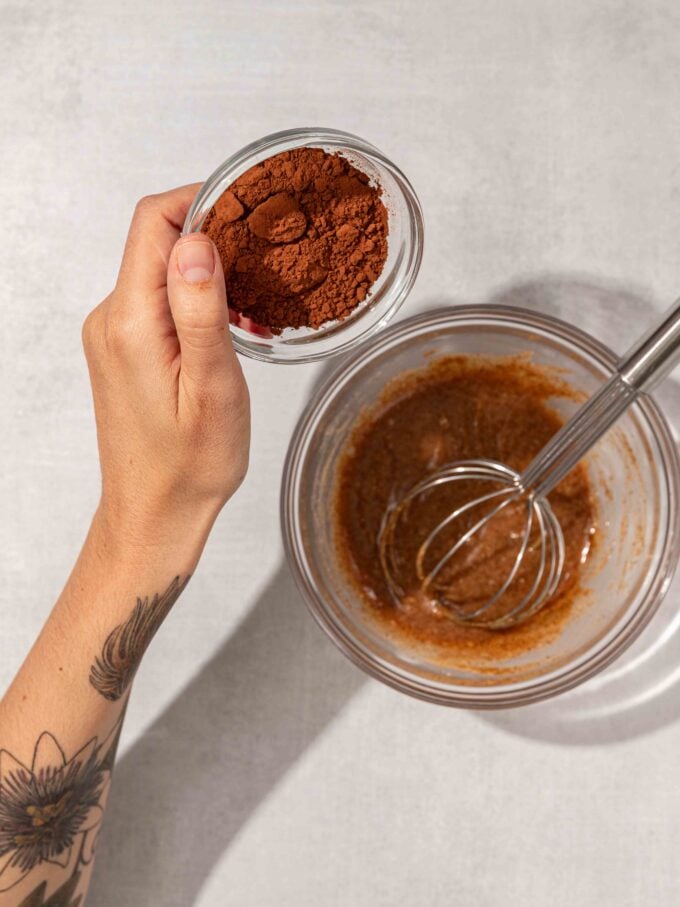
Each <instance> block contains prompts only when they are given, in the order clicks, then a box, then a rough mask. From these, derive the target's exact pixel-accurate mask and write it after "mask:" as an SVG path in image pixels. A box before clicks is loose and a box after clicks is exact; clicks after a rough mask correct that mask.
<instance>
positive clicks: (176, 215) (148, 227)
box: [117, 183, 201, 305]
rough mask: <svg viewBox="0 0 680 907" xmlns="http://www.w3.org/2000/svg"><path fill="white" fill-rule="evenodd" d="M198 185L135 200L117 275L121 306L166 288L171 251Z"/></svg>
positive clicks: (150, 296) (181, 187) (149, 296)
mask: <svg viewBox="0 0 680 907" xmlns="http://www.w3.org/2000/svg"><path fill="white" fill-rule="evenodd" d="M200 186H201V184H200V183H192V184H190V185H188V186H180V187H179V188H178V189H171V190H170V191H169V192H161V193H159V194H158V195H147V196H145V197H144V198H142V199H140V201H139V202H137V205H136V207H135V212H134V214H133V216H132V222H131V224H130V229H129V231H128V236H127V239H126V241H125V250H124V252H123V260H122V262H121V266H120V271H119V274H118V282H117V286H118V287H119V288H120V289H121V290H122V291H123V292H122V293H121V294H120V299H121V300H122V304H123V305H135V303H136V302H139V300H140V298H144V299H145V300H147V299H149V298H152V297H153V295H154V294H155V293H157V291H158V290H164V289H165V286H166V281H167V273H168V263H169V261H170V254H171V252H172V249H173V246H174V245H175V243H176V242H177V240H178V239H179V236H180V233H181V231H182V227H183V226H184V221H185V219H186V216H187V212H188V210H189V208H190V207H191V203H192V201H193V200H194V198H195V196H196V193H197V192H198V189H199V188H200Z"/></svg>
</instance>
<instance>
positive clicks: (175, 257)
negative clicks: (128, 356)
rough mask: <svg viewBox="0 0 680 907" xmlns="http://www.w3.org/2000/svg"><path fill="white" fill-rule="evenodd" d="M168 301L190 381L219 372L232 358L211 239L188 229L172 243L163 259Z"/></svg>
mask: <svg viewBox="0 0 680 907" xmlns="http://www.w3.org/2000/svg"><path fill="white" fill-rule="evenodd" d="M168 301H169V303H170V311H171V313H172V318H173V321H174V322H175V329H176V331H177V339H178V340H179V346H180V353H181V357H182V360H181V361H182V364H181V369H182V371H183V372H185V374H186V375H187V377H188V378H189V379H190V380H196V381H201V382H203V381H205V380H207V379H208V378H209V377H211V376H212V377H220V376H223V375H224V373H225V371H227V370H228V369H229V368H230V367H231V366H232V365H233V364H234V362H235V358H236V354H235V352H234V348H233V346H232V343H231V335H230V333H229V309H228V307H227V294H226V290H225V286H224V274H223V273H222V263H221V261H220V257H219V255H218V254H217V250H216V249H215V247H214V245H213V244H212V242H211V241H210V239H209V238H208V237H207V236H205V235H204V234H202V233H190V234H189V235H188V236H182V237H180V239H178V240H177V242H176V243H175V247H174V249H173V250H172V254H171V255H170V261H169V263H168Z"/></svg>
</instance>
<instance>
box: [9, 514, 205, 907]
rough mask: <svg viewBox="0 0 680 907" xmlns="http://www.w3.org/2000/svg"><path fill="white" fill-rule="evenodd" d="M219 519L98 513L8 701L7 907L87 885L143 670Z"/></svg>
mask: <svg viewBox="0 0 680 907" xmlns="http://www.w3.org/2000/svg"><path fill="white" fill-rule="evenodd" d="M214 516H215V514H214V513H212V512H210V511H209V510H206V512H205V513H203V514H198V513H194V514H192V516H191V518H184V519H181V518H178V517H177V516H175V517H174V518H173V519H172V520H170V521H168V520H164V521H161V522H159V523H158V524H157V525H156V526H155V531H154V532H153V533H151V532H149V533H147V532H146V531H145V532H143V533H141V532H140V533H135V532H132V531H131V530H130V527H125V529H120V528H117V527H114V526H112V525H111V522H112V520H111V517H110V516H108V517H107V516H105V515H104V513H103V512H102V511H101V510H100V511H98V512H97V514H96V516H95V518H94V520H93V522H92V526H91V528H90V531H89V533H88V536H87V539H86V541H85V544H84V546H83V549H82V551H81V554H80V557H79V558H78V561H77V563H76V565H75V567H74V569H73V572H72V573H71V576H70V577H69V579H68V581H67V583H66V585H65V587H64V590H63V592H62V594H61V596H60V597H59V600H58V601H57V603H56V605H55V607H54V609H53V611H52V613H51V615H50V617H49V619H48V621H47V623H46V624H45V626H44V628H43V630H42V632H41V634H40V636H39V637H38V639H37V641H36V643H35V645H34V646H33V648H32V650H31V652H30V653H29V655H28V657H27V659H26V661H25V662H24V664H23V666H22V667H21V669H20V671H19V673H18V674H17V676H16V678H15V680H14V682H13V684H12V685H11V687H10V689H9V690H8V691H7V693H6V695H5V697H4V699H3V701H2V702H1V703H0V751H1V752H0V905H1V907H10V905H11V907H15V905H21V904H22V903H23V901H24V899H25V898H27V897H28V896H29V895H31V894H33V896H34V897H37V896H36V895H35V892H36V889H38V890H40V889H41V886H42V885H43V883H46V891H45V892H44V894H45V895H47V896H49V895H50V894H51V893H53V892H54V891H55V889H57V888H58V887H59V886H60V885H63V884H66V885H67V887H68V890H69V893H70V897H71V898H73V897H74V896H75V895H76V894H81V893H84V892H85V890H86V888H87V884H88V882H89V876H90V872H91V867H92V863H91V845H92V843H93V841H94V839H95V837H96V834H97V828H98V825H99V824H100V822H101V818H102V810H103V808H104V806H105V802H106V797H107V794H108V785H109V781H110V773H111V766H112V761H113V757H114V755H115V745H116V743H117V736H118V733H119V729H120V723H121V722H122V717H123V713H124V709H125V704H126V702H127V698H128V695H129V690H130V684H131V682H132V678H133V676H134V673H135V670H136V668H137V667H138V665H139V662H140V660H141V658H142V655H143V653H144V651H145V649H146V646H147V645H148V643H149V642H150V640H151V638H152V636H153V634H154V633H155V631H156V630H157V629H158V627H159V625H160V623H161V622H162V621H163V619H164V617H165V616H166V615H167V613H168V612H169V610H170V608H171V607H172V605H173V603H174V601H175V600H176V599H177V597H178V596H179V594H180V593H181V591H182V590H183V588H184V586H185V585H186V582H187V581H188V579H189V576H190V575H191V574H192V573H193V571H194V569H195V566H196V563H197V561H198V558H199V556H200V553H201V551H202V549H203V545H204V543H205V540H206V538H207V534H208V532H209V530H210V527H211V525H212V522H213V520H214ZM143 538H146V539H148V541H143V540H142V539H143ZM92 741H94V743H92ZM57 744H58V746H57ZM88 744H89V746H88V749H87V750H85V751H84V752H83V753H82V754H81V756H79V757H77V758H76V759H73V757H74V756H75V755H76V754H77V753H78V752H79V751H81V750H82V748H83V747H85V746H86V745H88ZM62 754H63V755H62ZM76 876H77V878H76ZM10 886H11V887H10ZM70 886H73V891H71V888H70ZM41 895H42V892H41ZM30 903H31V905H33V904H34V903H36V904H40V903H42V900H41V899H36V900H35V901H33V900H31V901H30ZM64 903H70V901H68V900H65V901H64Z"/></svg>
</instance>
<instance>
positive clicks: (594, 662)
mask: <svg viewBox="0 0 680 907" xmlns="http://www.w3.org/2000/svg"><path fill="white" fill-rule="evenodd" d="M466 321H467V322H469V325H470V326H471V327H472V326H481V325H483V324H484V323H490V322H493V323H495V325H496V326H497V327H500V328H503V327H507V328H513V327H514V328H523V329H527V328H529V329H531V328H534V329H536V330H538V331H540V332H542V333H544V334H547V335H548V336H549V337H550V338H551V339H553V340H557V341H558V342H560V343H561V344H562V345H563V346H564V347H565V348H566V349H569V348H571V349H575V350H576V351H577V352H581V353H585V354H587V355H588V356H590V357H591V359H592V360H594V361H595V362H596V363H597V364H598V365H599V366H601V367H603V368H604V369H606V370H609V371H610V372H611V371H613V367H614V366H615V364H616V361H617V360H618V358H619V357H618V356H617V355H616V354H615V353H614V352H613V351H612V350H611V349H609V347H607V346H606V345H605V344H603V343H602V342H601V341H599V340H597V339H596V338H594V337H593V336H592V335H590V334H588V333H586V332H585V331H582V330H581V329H580V328H577V327H575V326H573V325H571V324H569V323H568V322H565V321H563V320H562V319H559V318H556V317H554V316H552V315H546V314H539V313H537V312H535V311H533V310H530V309H524V308H522V307H520V306H514V305H513V306H508V305H499V304H492V303H481V304H475V305H462V306H453V307H441V308H437V309H435V310H431V311H429V312H425V313H423V314H420V315H415V316H413V317H411V318H407V319H404V320H403V321H400V322H399V323H398V324H396V325H393V326H392V327H390V328H389V329H388V330H386V331H384V332H383V333H382V334H381V335H380V337H379V338H377V340H376V341H375V342H374V343H370V344H364V345H362V346H361V347H360V348H359V349H358V350H356V351H355V352H354V353H353V355H351V356H349V357H348V358H347V359H345V360H344V361H343V362H342V363H340V364H339V365H338V366H337V367H336V368H335V369H334V371H333V372H332V374H331V375H329V376H328V378H327V379H326V381H325V382H324V383H323V384H322V385H321V386H320V387H319V389H318V390H317V391H316V392H315V393H314V395H313V397H312V398H311V399H310V400H309V402H308V403H307V404H306V406H305V408H304V410H303V412H302V414H301V416H300V418H299V420H298V422H297V424H296V427H295V429H294V431H293V434H292V436H291V441H290V444H289V447H288V453H287V456H286V459H285V463H284V467H283V474H282V481H281V495H280V520H281V529H282V535H283V543H284V550H285V553H286V559H287V562H288V565H289V567H290V569H291V572H292V574H293V577H294V580H295V583H296V585H297V587H298V590H299V591H300V592H301V594H302V597H303V599H304V601H305V603H306V605H307V607H308V608H309V610H310V611H311V613H312V615H313V617H314V618H315V620H316V621H317V623H318V624H319V625H320V626H321V628H322V629H323V630H324V632H325V633H326V634H327V635H328V636H329V637H330V639H331V640H332V641H333V642H334V643H335V645H336V646H337V647H338V648H339V649H340V650H341V651H342V652H343V653H344V654H345V656H346V657H348V658H349V659H350V660H351V661H352V662H354V664H355V665H357V666H358V667H359V668H361V669H362V670H363V671H365V672H366V673H367V674H369V675H371V676H373V677H374V678H376V679H378V680H380V681H382V682H383V683H385V684H387V685H388V686H390V687H392V688H394V689H396V690H399V691H400V692H402V693H407V694H409V695H411V696H414V697H416V698H418V699H422V700H425V701H428V702H433V703H437V704H442V705H448V706H457V707H463V708H471V709H498V708H507V707H513V706H519V705H526V704H529V703H532V702H538V701H540V700H543V699H547V698H549V697H552V696H555V695H557V694H558V693H562V692H565V691H566V690H569V689H571V688H573V687H575V686H577V685H578V684H580V683H582V682H583V681H585V680H587V679H589V678H590V677H592V676H594V675H595V674H597V673H599V672H600V671H601V670H603V669H604V668H605V667H607V665H609V664H610V663H611V662H612V661H613V660H614V659H616V658H618V657H619V655H620V654H621V653H622V652H623V651H625V649H626V648H628V646H630V645H631V644H632V643H633V642H634V640H635V639H636V638H637V637H638V636H639V634H640V633H641V632H642V630H643V629H644V628H645V626H646V625H647V624H648V622H649V621H650V620H651V618H652V617H653V615H654V614H655V613H656V611H657V609H658V607H659V605H660V604H661V601H662V600H663V598H664V595H665V594H666V592H667V590H668V587H669V585H670V582H671V580H672V578H673V573H674V570H675V567H676V565H677V562H678V557H679V556H680V454H679V452H678V448H677V446H676V444H675V442H674V440H673V436H672V433H671V430H670V427H669V425H668V422H667V420H666V418H665V416H664V415H663V412H662V411H661V409H660V408H659V406H658V404H657V403H656V402H655V400H654V399H653V398H652V397H651V396H649V395H647V394H641V395H640V396H639V397H638V399H637V401H636V402H635V404H633V406H634V407H635V408H636V411H637V412H638V414H639V416H640V417H642V419H643V422H644V424H645V427H646V428H647V430H648V431H649V433H650V435H651V437H652V438H653V439H654V441H655V442H656V445H657V448H658V452H659V463H658V465H657V464H654V466H653V467H652V468H654V469H658V470H659V471H660V473H661V476H662V479H663V482H664V483H665V490H667V492H668V498H669V507H668V513H667V518H666V524H665V527H663V528H662V530H661V540H662V542H661V543H662V546H663V549H662V552H661V555H660V557H659V563H658V566H657V569H656V573H655V575H654V578H653V581H652V583H651V585H650V587H649V589H648V591H647V594H646V595H645V596H644V597H643V598H642V599H641V600H640V601H639V602H638V604H637V607H636V608H635V609H634V610H632V611H631V612H630V613H627V614H626V615H624V616H623V617H622V618H621V619H620V621H619V622H618V624H617V625H616V626H615V627H614V628H613V629H612V630H611V631H610V632H609V634H607V636H606V637H605V639H604V640H603V641H602V643H601V645H600V648H599V649H598V650H597V651H595V652H594V653H592V655H591V657H585V658H584V659H582V660H581V661H580V662H577V663H576V665H571V666H570V665H568V664H567V665H565V666H563V667H562V668H560V669H557V670H556V671H555V672H553V674H552V675H551V674H548V675H545V676H538V677H534V678H531V679H529V680H526V681H520V682H518V683H514V684H498V685H489V686H481V685H480V686H464V685H460V686H456V685H454V684H446V685H443V684H442V685H440V686H437V685H436V683H430V682H427V681H425V680H424V679H422V678H420V677H417V676H415V675H413V674H409V673H408V671H407V670H405V669H404V670H397V669H395V667H394V666H393V665H391V664H389V663H387V662H385V661H384V660H383V659H380V658H376V657H375V655H374V654H373V653H370V651H369V650H368V649H367V648H365V647H363V646H362V645H361V644H359V643H358V641H357V640H356V639H355V638H354V637H353V636H352V635H351V634H350V633H349V632H347V631H346V629H345V628H344V627H343V626H341V625H340V624H339V623H338V622H337V621H336V620H335V619H334V616H333V615H332V613H331V611H330V609H329V608H327V607H326V605H325V603H324V602H323V601H322V600H321V597H320V596H319V595H318V594H317V593H316V590H315V589H314V586H313V583H312V582H311V580H310V578H309V576H308V575H307V573H306V571H305V569H304V563H303V560H302V558H301V557H300V554H301V552H300V549H299V548H298V544H297V539H296V529H297V528H298V527H297V517H298V513H297V500H296V499H295V497H294V490H295V488H296V487H297V482H296V480H297V478H298V477H299V474H300V470H301V467H302V464H303V461H304V456H303V455H304V454H305V451H306V448H307V446H308V444H309V442H310V441H311V440H312V439H313V428H314V423H315V421H316V419H317V418H318V416H319V415H320V414H321V413H322V412H323V411H324V410H325V408H326V406H327V405H328V404H329V403H330V402H331V401H332V400H333V399H334V398H335V396H336V395H337V393H338V392H339V391H340V390H341V388H342V387H343V386H344V385H345V384H346V383H347V382H348V381H349V380H351V378H352V377H353V376H354V375H356V374H357V373H359V372H360V371H361V370H362V369H363V368H364V367H365V366H366V364H367V363H368V362H370V361H371V359H372V358H374V357H375V356H377V355H379V354H380V353H381V352H384V351H385V349H386V348H388V347H390V346H397V345H399V344H400V342H402V341H404V340H405V339H408V337H409V336H411V335H412V334H413V333H414V332H416V333H418V334H419V335H422V333H426V332H427V331H428V330H434V329H437V328H446V327H448V326H453V325H454V324H456V323H458V324H459V325H464V324H465V322H466ZM586 656H588V653H586Z"/></svg>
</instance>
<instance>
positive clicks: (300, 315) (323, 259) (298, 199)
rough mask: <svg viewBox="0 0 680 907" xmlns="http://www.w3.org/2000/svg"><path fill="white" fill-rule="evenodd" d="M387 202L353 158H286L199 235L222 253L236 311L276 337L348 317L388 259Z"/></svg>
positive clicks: (232, 199) (265, 166)
mask: <svg viewBox="0 0 680 907" xmlns="http://www.w3.org/2000/svg"><path fill="white" fill-rule="evenodd" d="M381 196H382V189H381V187H380V186H375V185H371V182H370V179H369V177H368V176H367V175H366V174H365V173H363V172H362V171H361V170H359V169H357V168H356V167H354V166H353V165H352V164H351V163H350V162H349V161H348V160H347V159H346V158H344V157H342V156H341V155H340V154H337V153H335V154H329V153H328V152H325V151H323V150H322V149H320V148H294V149H293V150H291V151H284V152H282V153H281V154H277V155H275V156H274V157H271V158H268V159H267V160H265V161H263V162H262V163H261V164H257V165H256V166H254V167H251V169H250V170H248V171H246V172H245V173H243V174H242V175H241V176H240V177H238V179H237V180H235V181H234V182H233V183H232V184H231V185H230V186H229V188H228V189H227V190H226V191H225V192H224V193H223V194H222V195H221V196H220V198H219V199H218V200H217V202H216V203H215V205H214V206H213V208H212V209H211V210H210V212H209V213H208V216H207V217H206V219H205V222H204V224H203V227H202V230H203V232H204V233H206V234H207V235H208V236H209V237H210V238H211V239H212V241H213V242H214V243H215V245H216V247H217V249H218V252H219V254H220V258H221V260H222V267H223V269H224V276H225V280H226V286H227V298H228V301H229V308H230V310H231V311H232V312H235V313H238V314H239V315H240V316H241V317H243V318H246V319H249V320H250V322H251V323H253V322H254V323H255V325H256V326H258V325H259V326H264V327H266V328H268V329H269V330H270V331H271V332H272V333H274V334H279V333H281V331H282V330H283V329H284V328H287V327H291V328H300V327H310V328H318V327H320V326H321V325H322V324H325V323H326V322H329V321H334V320H336V319H337V320H341V319H343V318H346V317H347V316H348V315H349V314H350V313H351V312H352V311H353V310H354V309H355V308H356V307H357V306H358V305H359V304H360V303H362V302H363V301H364V300H365V299H366V298H367V296H368V294H369V292H370V289H371V287H372V286H373V284H374V283H375V281H376V280H377V279H378V277H379V276H380V274H381V272H382V270H383V267H384V265H385V261H386V259H387V234H388V216H387V209H386V208H385V205H384V203H383V200H382V197H381Z"/></svg>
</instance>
